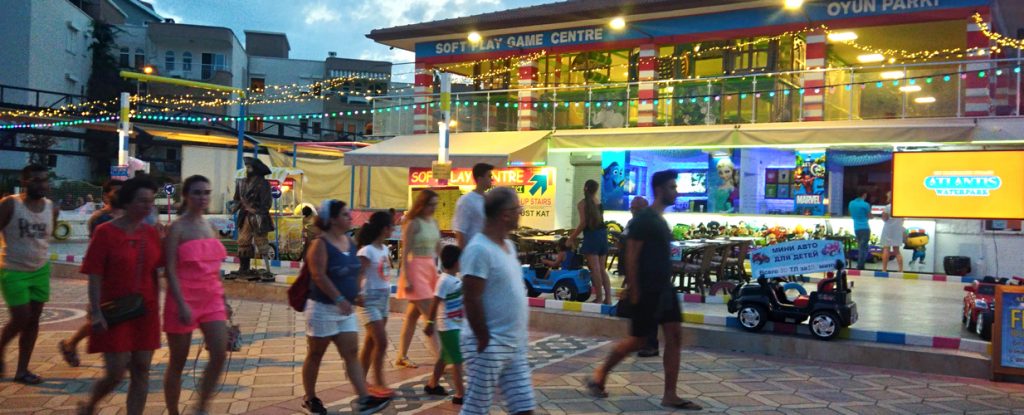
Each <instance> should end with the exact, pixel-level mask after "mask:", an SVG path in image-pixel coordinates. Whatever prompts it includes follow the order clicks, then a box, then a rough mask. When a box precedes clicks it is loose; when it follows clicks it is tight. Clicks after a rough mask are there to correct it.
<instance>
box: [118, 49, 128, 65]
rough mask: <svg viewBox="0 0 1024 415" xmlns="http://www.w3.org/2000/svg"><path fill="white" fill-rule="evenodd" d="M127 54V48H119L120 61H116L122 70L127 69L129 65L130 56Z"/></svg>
mask: <svg viewBox="0 0 1024 415" xmlns="http://www.w3.org/2000/svg"><path fill="white" fill-rule="evenodd" d="M129 52H130V50H129V49H128V48H121V55H120V60H119V61H118V63H119V64H120V65H121V67H122V68H127V67H128V66H129V65H131V55H130V54H129Z"/></svg>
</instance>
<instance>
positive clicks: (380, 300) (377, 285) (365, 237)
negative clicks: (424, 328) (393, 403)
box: [356, 212, 394, 396]
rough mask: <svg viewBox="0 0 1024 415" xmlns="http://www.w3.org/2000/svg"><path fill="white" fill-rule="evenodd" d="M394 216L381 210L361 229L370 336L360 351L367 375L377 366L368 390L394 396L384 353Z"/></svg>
mask: <svg viewBox="0 0 1024 415" xmlns="http://www.w3.org/2000/svg"><path fill="white" fill-rule="evenodd" d="M391 218H392V216H391V215H389V214H388V213H387V212H377V213H374V214H373V215H372V216H370V220H369V221H367V222H366V224H365V225H363V227H362V228H360V229H359V235H358V236H357V237H356V239H357V240H358V242H359V246H360V247H361V248H359V253H358V254H357V255H358V256H359V261H360V262H361V263H362V271H363V278H362V280H363V287H362V288H363V304H362V305H363V307H362V309H361V310H362V312H361V313H360V315H359V316H360V320H362V323H363V326H364V327H366V340H365V341H364V343H363V349H362V350H361V351H360V353H359V362H360V363H361V364H362V366H363V375H364V376H366V378H367V379H369V378H370V377H369V376H368V374H369V371H370V368H371V367H372V368H373V382H372V383H371V382H367V383H369V385H368V386H367V388H368V390H369V391H370V393H371V394H373V395H377V396H392V395H394V391H392V390H391V389H389V388H388V387H387V382H385V381H384V355H385V354H386V353H387V349H388V336H387V332H385V331H384V327H385V325H387V323H388V299H389V297H390V296H391V259H390V258H391V253H390V252H388V246H387V245H385V244H384V240H385V239H387V238H388V237H389V236H391V231H392V229H393V228H394V225H393V224H392V219H391Z"/></svg>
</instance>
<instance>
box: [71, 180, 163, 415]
mask: <svg viewBox="0 0 1024 415" xmlns="http://www.w3.org/2000/svg"><path fill="white" fill-rule="evenodd" d="M154 193H156V184H155V183H153V181H152V180H149V179H148V178H144V177H136V178H134V179H131V180H128V181H126V182H125V183H124V185H123V186H122V187H121V190H119V191H118V193H117V203H118V207H120V208H121V209H124V215H123V216H121V217H120V218H117V219H114V220H113V221H110V222H107V223H104V224H102V225H100V226H98V227H97V228H96V230H95V233H94V235H93V239H92V243H90V244H89V248H88V250H87V251H86V253H85V260H84V261H83V263H82V269H81V272H82V273H83V274H87V275H89V305H90V308H89V309H90V311H91V313H92V314H91V315H92V333H91V335H90V336H89V353H103V360H104V362H105V366H106V371H105V373H104V375H103V377H102V378H100V379H99V380H97V381H96V384H95V385H94V386H93V389H92V395H91V396H90V397H89V401H88V403H85V404H80V405H79V413H80V414H92V413H94V412H95V411H96V404H97V403H98V402H99V401H100V400H102V399H103V398H104V397H106V396H107V395H109V394H110V393H111V392H113V390H114V388H116V387H117V385H118V384H120V383H121V380H122V379H124V374H125V372H126V371H129V372H130V374H131V383H130V384H129V386H128V400H127V412H128V414H129V415H134V414H141V413H142V411H143V409H144V408H145V406H146V395H147V394H148V392H149V366H150V362H151V361H152V360H153V351H154V350H156V349H159V348H160V307H159V305H158V303H157V298H158V290H159V287H158V284H157V281H156V277H157V276H156V270H157V268H159V267H161V266H163V258H162V250H161V246H160V235H159V233H158V232H157V230H156V228H154V227H152V226H150V225H147V224H145V223H144V221H145V219H146V216H148V215H149V212H150V211H151V210H152V208H153V195H154ZM130 294H141V295H142V298H143V304H144V307H145V312H144V313H143V315H142V316H141V317H137V318H134V319H131V320H127V321H123V322H121V323H118V324H109V323H108V322H107V320H106V319H105V318H104V316H103V312H102V311H101V309H100V305H101V304H103V303H105V302H107V301H112V300H114V299H117V298H120V297H124V296H127V295H130Z"/></svg>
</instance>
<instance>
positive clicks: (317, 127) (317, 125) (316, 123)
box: [313, 121, 321, 135]
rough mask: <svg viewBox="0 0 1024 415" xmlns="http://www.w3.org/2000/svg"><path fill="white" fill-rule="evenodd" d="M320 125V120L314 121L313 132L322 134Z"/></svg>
mask: <svg viewBox="0 0 1024 415" xmlns="http://www.w3.org/2000/svg"><path fill="white" fill-rule="evenodd" d="M320 125H321V124H320V121H314V122H313V134H314V135H320Z"/></svg>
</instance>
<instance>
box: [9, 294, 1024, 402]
mask: <svg viewBox="0 0 1024 415" xmlns="http://www.w3.org/2000/svg"><path fill="white" fill-rule="evenodd" d="M53 285H54V289H53V302H52V303H51V304H50V306H49V307H48V308H49V309H50V310H51V311H48V312H47V313H46V316H45V317H44V319H45V320H46V322H45V323H44V324H43V326H42V332H41V334H40V338H39V341H38V345H37V348H36V354H35V356H34V358H33V363H32V370H34V371H36V372H37V373H40V374H41V375H42V376H43V377H44V378H46V379H47V380H48V381H47V382H46V383H44V384H43V385H40V386H35V387H29V386H22V385H19V384H15V383H10V382H0V414H6V413H11V414H23V413H40V414H50V413H57V414H60V413H72V411H73V409H74V405H75V402H77V401H79V400H81V399H83V398H84V397H85V394H86V393H87V391H88V390H89V388H90V387H91V384H92V380H93V379H94V378H95V377H96V376H98V375H99V373H100V370H101V367H102V365H101V361H100V359H99V357H98V356H94V355H83V364H82V367H79V368H69V367H67V366H66V365H65V364H64V363H63V361H62V360H61V358H60V356H59V354H58V353H57V350H56V344H57V342H58V341H59V340H60V339H61V338H64V337H66V336H68V335H69V334H70V332H71V331H72V330H74V329H75V328H76V327H77V326H78V325H79V324H81V323H82V321H83V320H82V315H83V313H81V311H80V310H81V309H82V308H83V306H84V304H83V302H82V299H83V298H84V297H85V283H84V281H81V280H71V279H56V280H54V284H53ZM232 305H233V306H234V307H235V309H236V319H235V322H236V323H237V324H240V325H241V327H242V332H243V335H244V339H245V347H244V349H243V351H242V352H238V353H234V354H233V356H232V360H231V363H230V365H229V370H228V373H227V374H226V375H225V378H224V386H223V387H222V389H221V391H220V393H219V394H218V395H217V397H216V398H215V399H214V401H213V407H212V410H213V413H218V414H222V413H232V414H241V413H246V414H250V413H251V414H292V413H301V410H300V408H299V403H300V400H301V399H300V397H301V395H302V386H301V377H300V371H301V363H302V360H303V358H304V357H305V339H304V338H303V334H302V327H303V323H304V320H303V317H302V315H301V314H298V313H295V312H293V311H291V310H290V309H289V308H287V306H285V305H284V304H283V303H282V304H270V303H260V302H253V301H232ZM391 317H392V319H391V321H390V322H389V324H388V332H389V337H390V339H391V344H390V346H389V348H390V357H391V358H393V356H394V351H395V348H396V347H397V339H398V331H399V329H400V327H401V323H400V322H401V315H399V314H392V316H391ZM0 318H3V319H6V312H4V313H0ZM197 337H198V336H197ZM530 338H531V347H530V354H529V360H530V362H531V365H532V366H533V368H534V383H535V386H536V393H537V400H538V404H539V408H538V411H537V412H538V413H546V414H584V413H629V414H633V413H651V414H654V413H666V412H665V411H664V410H663V409H662V408H661V407H660V406H659V405H658V402H659V398H658V397H659V396H660V393H661V389H662V379H663V375H662V373H661V371H662V366H661V360H660V359H652V358H648V359H636V358H630V359H627V360H626V361H625V362H624V363H623V364H622V365H621V366H620V367H619V368H617V369H616V371H615V372H614V373H613V374H612V375H611V377H610V378H609V382H608V390H609V392H610V393H611V397H609V398H607V399H594V398H591V397H589V396H587V395H585V394H584V393H583V388H582V385H583V379H584V378H585V377H586V376H587V375H588V374H589V373H590V372H591V371H592V370H593V368H594V367H595V366H596V365H597V364H598V363H599V362H600V360H601V359H602V358H603V356H604V355H605V353H607V351H608V349H609V348H610V345H611V343H610V342H609V341H608V340H607V339H599V338H580V337H571V336H564V335H558V334H553V333H531V334H530ZM199 342H200V340H199V339H198V338H197V340H196V341H195V343H196V344H197V346H196V348H195V349H194V351H193V356H194V353H195V350H198V344H199ZM83 346H84V345H83ZM428 355H429V352H428V351H427V350H426V348H425V347H424V346H423V345H422V343H420V342H419V341H414V343H413V346H412V351H411V352H410V357H411V358H412V359H413V360H414V361H416V362H419V363H420V364H421V367H420V368H419V369H395V368H389V369H388V372H387V373H386V376H387V379H388V380H389V382H391V386H392V387H393V388H395V389H396V391H397V397H396V399H395V400H394V402H393V403H392V404H391V406H390V407H389V408H388V409H387V410H386V411H385V412H384V413H388V414H398V413H401V414H455V413H457V411H458V407H456V406H454V405H452V404H451V403H450V401H447V400H438V399H433V398H428V397H425V396H423V394H422V393H421V392H420V391H421V388H422V384H423V382H424V379H425V378H426V377H427V373H428V369H427V364H426V363H428V362H429V361H430V360H431V359H430V358H429V357H428ZM4 358H5V362H6V363H7V367H8V368H13V365H14V361H15V358H16V346H15V345H13V344H12V345H11V346H10V347H9V348H8V351H7V355H6V356H4ZM204 359H205V357H201V358H200V360H199V368H198V372H201V370H202V365H203V364H204ZM166 361H167V351H166V349H162V350H160V351H158V352H157V353H156V355H155V358H154V366H153V372H152V373H153V374H152V375H151V380H150V385H151V387H150V396H149V400H148V405H147V410H146V413H147V414H161V413H164V412H165V411H164V407H163V390H162V373H163V368H164V366H165V364H166ZM191 364H192V361H191V360H190V362H189V367H187V368H186V373H185V376H184V378H185V379H184V382H185V385H184V388H183V389H184V392H183V396H182V401H183V402H184V403H186V404H187V403H189V402H190V401H191V400H192V399H193V397H194V396H193V395H194V393H193V392H192V390H193V388H194V387H195V380H196V379H195V377H193V375H192V371H191ZM681 369H682V371H681V373H680V381H679V385H678V388H679V391H680V393H681V394H683V396H686V397H688V398H689V399H693V400H696V401H698V402H699V403H700V404H701V405H703V406H704V407H705V411H704V412H714V413H729V414H932V413H941V414H946V413H986V414H987V413H991V414H1009V413H1016V414H1024V385H1016V384H1005V383H992V382H987V381H982V380H976V379H962V378H950V377H941V376H931V375H922V374H917V373H908V372H895V371H880V370H877V369H870V368H864V367H857V366H841V365H823V364H818V363H815V362H808V361H800V360H782V359H774V358H766V357H761V356H745V355H739V354H735V353H729V352H721V351H712V350H707V349H686V350H684V351H683V361H682V363H681ZM8 370H12V369H8ZM198 372H197V373H198ZM7 375H8V376H10V373H8V374H7ZM320 379H321V382H320V385H319V392H318V394H319V396H320V397H321V399H323V400H324V401H325V402H327V403H328V407H329V408H330V409H331V410H332V413H336V412H338V411H342V412H348V411H349V410H350V408H351V406H350V405H351V403H352V401H353V396H352V390H351V387H350V385H349V384H348V382H347V381H346V380H345V378H344V372H343V363H342V362H341V361H340V359H339V358H338V357H337V355H333V356H332V355H330V354H328V355H327V357H326V360H325V362H324V365H323V368H322V372H321V377H320ZM5 380H6V379H5ZM125 387H126V386H124V385H122V387H121V388H120V389H119V390H118V392H117V394H115V395H114V396H113V397H112V398H110V399H109V400H108V401H107V402H105V404H104V407H103V409H102V411H101V412H100V413H101V414H109V415H113V414H122V413H124V409H123V405H124V399H125V395H124V392H125ZM186 413H187V412H186ZM493 413H502V412H501V411H500V410H499V409H495V410H494V411H493Z"/></svg>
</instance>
